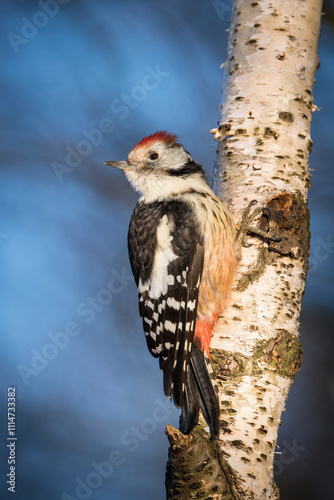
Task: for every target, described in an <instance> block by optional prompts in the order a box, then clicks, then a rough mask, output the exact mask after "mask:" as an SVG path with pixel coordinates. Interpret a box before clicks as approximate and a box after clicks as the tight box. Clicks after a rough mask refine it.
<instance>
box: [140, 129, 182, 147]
mask: <svg viewBox="0 0 334 500" xmlns="http://www.w3.org/2000/svg"><path fill="white" fill-rule="evenodd" d="M177 139H178V137H177V136H176V135H175V134H169V133H168V132H167V131H166V130H163V131H162V132H155V133H154V134H151V135H148V136H147V137H144V138H143V139H142V140H141V141H140V142H138V143H137V144H136V145H135V146H134V148H133V149H137V148H141V147H147V146H150V145H151V144H154V143H155V142H157V141H161V142H164V143H165V144H166V145H167V146H170V145H171V144H175V143H176V142H177Z"/></svg>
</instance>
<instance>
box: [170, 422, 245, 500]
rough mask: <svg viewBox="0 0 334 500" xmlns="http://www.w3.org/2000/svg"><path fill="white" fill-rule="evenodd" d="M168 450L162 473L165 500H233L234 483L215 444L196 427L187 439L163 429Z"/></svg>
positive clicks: (231, 474) (173, 429)
mask: <svg viewBox="0 0 334 500" xmlns="http://www.w3.org/2000/svg"><path fill="white" fill-rule="evenodd" d="M166 434H167V436H168V440H169V443H170V445H171V447H170V448H169V453H168V463H167V472H166V489H167V500H171V499H173V500H175V499H177V500H190V499H196V498H200V499H206V500H209V499H210V500H227V499H229V500H234V499H238V500H239V499H241V498H244V497H243V496H242V495H240V494H239V492H238V486H237V483H238V480H237V478H236V476H235V474H234V473H233V471H232V469H231V467H230V466H229V465H228V463H227V461H226V459H225V457H224V455H223V452H222V451H221V449H220V445H219V440H217V439H210V437H209V435H208V433H207V432H206V431H205V430H204V429H203V428H202V427H201V426H199V425H198V426H196V427H195V429H194V430H193V432H192V433H191V434H190V435H189V436H187V435H184V434H182V433H181V432H180V431H178V430H177V429H175V428H174V427H172V426H171V425H167V427H166Z"/></svg>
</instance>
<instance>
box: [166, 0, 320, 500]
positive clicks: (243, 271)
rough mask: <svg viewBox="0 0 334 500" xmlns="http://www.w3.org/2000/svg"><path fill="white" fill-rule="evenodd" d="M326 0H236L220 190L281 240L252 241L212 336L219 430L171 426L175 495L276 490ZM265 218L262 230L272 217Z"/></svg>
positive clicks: (250, 494)
mask: <svg viewBox="0 0 334 500" xmlns="http://www.w3.org/2000/svg"><path fill="white" fill-rule="evenodd" d="M321 8H322V2H321V1H320V0H258V1H252V0H235V1H234V2H233V5H232V19H231V25H230V31H229V41H228V54H227V62H226V63H225V65H224V70H225V78H224V95H223V104H222V107H221V119H220V126H219V128H218V129H214V130H213V131H212V132H213V133H214V137H215V139H217V140H218V162H217V166H216V188H217V191H218V194H219V196H220V197H221V198H222V199H223V200H224V202H225V203H226V204H227V205H228V207H229V208H230V210H231V212H232V214H233V215H234V216H235V219H236V221H240V219H241V216H242V213H243V211H244V210H245V208H246V207H247V205H248V204H249V202H250V201H251V200H253V199H255V200H257V201H258V204H259V206H264V207H267V208H269V209H270V211H271V222H270V224H271V225H273V226H274V228H275V230H276V232H277V234H276V235H277V236H281V237H282V241H281V242H280V243H272V244H271V248H270V247H269V248H268V244H266V243H265V242H264V241H261V240H259V239H256V238H251V240H250V241H251V242H252V246H251V247H250V248H243V250H242V260H241V263H240V266H239V270H238V273H237V275H236V279H235V284H234V290H233V294H232V299H231V303H230V306H229V307H228V309H227V310H226V311H225V313H224V316H223V317H221V318H220V321H219V324H218V327H217V328H216V332H215V335H214V337H213V339H212V344H211V346H212V350H211V356H212V360H213V365H214V369H215V374H216V379H217V382H218V385H219V389H220V400H221V435H220V440H219V441H217V442H212V441H210V440H209V439H208V435H207V434H206V432H205V431H204V425H203V426H202V428H201V427H197V429H196V430H195V431H194V433H193V434H192V435H191V436H189V437H187V436H183V435H182V434H180V433H179V432H178V431H176V429H174V428H172V427H170V426H168V427H167V431H166V432H167V434H168V437H169V440H170V443H171V448H170V452H169V462H168V465H167V480H166V485H167V498H168V499H191V498H201V499H205V498H206V499H209V498H210V499H225V498H226V499H232V498H233V499H234V498H238V499H274V498H275V499H277V498H279V491H278V488H277V486H276V485H275V481H274V476H273V461H274V451H275V446H276V441H277V433H278V428H279V425H280V418H281V413H282V411H283V410H284V405H285V401H286V398H287V395H288V392H289V389H290V387H291V384H292V382H293V379H294V376H295V374H296V372H297V371H298V369H299V367H300V364H301V352H302V350H301V344H300V341H299V338H298V328H299V316H300V310H301V301H302V297H303V293H304V287H305V281H306V274H307V266H308V255H309V242H310V231H309V214H308V208H307V192H308V188H309V187H310V174H309V154H310V151H311V148H312V141H311V139H310V124H311V118H312V112H313V111H314V109H315V106H314V105H313V99H312V88H313V83H314V76H315V72H316V69H317V67H318V53H317V46H318V38H319V33H320V17H321ZM258 224H259V225H260V226H262V227H263V228H264V227H265V225H266V219H265V218H264V217H261V218H260V220H259V221H258Z"/></svg>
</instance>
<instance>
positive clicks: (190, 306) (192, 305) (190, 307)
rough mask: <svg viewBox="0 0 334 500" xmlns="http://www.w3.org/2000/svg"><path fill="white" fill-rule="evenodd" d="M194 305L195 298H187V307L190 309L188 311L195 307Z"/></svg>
mask: <svg viewBox="0 0 334 500" xmlns="http://www.w3.org/2000/svg"><path fill="white" fill-rule="evenodd" d="M195 306H196V300H195V299H194V300H189V301H188V302H187V307H188V308H189V309H190V311H193V310H194V309H195Z"/></svg>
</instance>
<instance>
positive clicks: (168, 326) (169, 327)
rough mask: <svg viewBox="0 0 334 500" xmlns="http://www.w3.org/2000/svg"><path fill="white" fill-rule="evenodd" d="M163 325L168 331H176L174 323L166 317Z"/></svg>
mask: <svg viewBox="0 0 334 500" xmlns="http://www.w3.org/2000/svg"><path fill="white" fill-rule="evenodd" d="M164 327H165V329H166V330H168V331H169V332H173V333H175V331H176V323H172V322H171V321H169V320H168V319H166V321H165V324H164Z"/></svg>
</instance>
